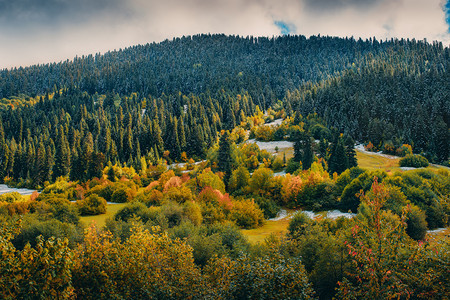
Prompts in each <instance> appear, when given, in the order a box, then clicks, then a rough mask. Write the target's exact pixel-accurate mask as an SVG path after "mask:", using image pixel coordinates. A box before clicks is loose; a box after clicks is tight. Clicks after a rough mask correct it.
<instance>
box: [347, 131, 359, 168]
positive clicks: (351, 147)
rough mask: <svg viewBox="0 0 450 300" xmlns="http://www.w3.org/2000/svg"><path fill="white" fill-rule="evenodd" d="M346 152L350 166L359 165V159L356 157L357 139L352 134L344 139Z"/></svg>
mask: <svg viewBox="0 0 450 300" xmlns="http://www.w3.org/2000/svg"><path fill="white" fill-rule="evenodd" d="M344 145H345V153H346V155H347V161H348V168H353V167H357V166H358V160H357V159H356V151H355V141H354V140H353V139H352V137H351V136H349V135H347V136H346V137H345V141H344Z"/></svg>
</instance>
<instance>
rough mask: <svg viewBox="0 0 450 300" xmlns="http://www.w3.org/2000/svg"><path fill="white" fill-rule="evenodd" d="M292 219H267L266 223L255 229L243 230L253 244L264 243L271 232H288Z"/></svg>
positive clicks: (280, 234)
mask: <svg viewBox="0 0 450 300" xmlns="http://www.w3.org/2000/svg"><path fill="white" fill-rule="evenodd" d="M289 221H290V219H288V218H285V219H282V220H278V221H270V220H266V221H265V222H264V225H263V226H261V227H259V228H255V229H243V230H241V232H242V233H243V234H244V235H245V236H246V237H247V238H248V240H249V242H250V243H252V244H258V243H264V241H265V239H266V238H267V237H269V236H270V235H271V234H275V235H278V236H282V235H284V234H286V232H287V228H288V225H289Z"/></svg>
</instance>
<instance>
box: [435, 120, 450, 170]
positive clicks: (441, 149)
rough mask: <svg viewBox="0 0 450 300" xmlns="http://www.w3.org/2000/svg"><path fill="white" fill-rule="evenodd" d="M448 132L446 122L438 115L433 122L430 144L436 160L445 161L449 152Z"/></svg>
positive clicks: (449, 138) (449, 136)
mask: <svg viewBox="0 0 450 300" xmlns="http://www.w3.org/2000/svg"><path fill="white" fill-rule="evenodd" d="M449 140H450V134H449V129H448V126H447V124H446V123H445V122H444V120H443V119H442V117H441V116H439V117H438V118H437V119H436V121H435V122H434V124H433V136H432V144H433V148H434V149H433V150H434V153H436V156H437V160H438V162H445V161H447V160H448V159H449V154H450V145H449Z"/></svg>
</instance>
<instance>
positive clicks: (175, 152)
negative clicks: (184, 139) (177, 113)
mask: <svg viewBox="0 0 450 300" xmlns="http://www.w3.org/2000/svg"><path fill="white" fill-rule="evenodd" d="M165 141H166V144H165V145H166V147H165V148H166V149H167V150H169V152H170V157H171V158H172V159H177V158H178V157H180V153H181V147H180V140H179V139H178V121H177V118H173V119H172V118H170V120H169V122H168V126H167V129H166V138H165Z"/></svg>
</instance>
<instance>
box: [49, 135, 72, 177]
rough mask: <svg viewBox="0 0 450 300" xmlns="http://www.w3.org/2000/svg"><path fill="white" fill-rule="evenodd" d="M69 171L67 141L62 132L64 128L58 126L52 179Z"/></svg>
mask: <svg viewBox="0 0 450 300" xmlns="http://www.w3.org/2000/svg"><path fill="white" fill-rule="evenodd" d="M69 171H70V152H69V143H68V141H67V139H66V136H65V134H64V129H63V127H62V126H59V130H58V137H57V140H56V154H55V165H54V167H53V180H55V179H56V178H57V177H59V176H66V175H68V174H69Z"/></svg>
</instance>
